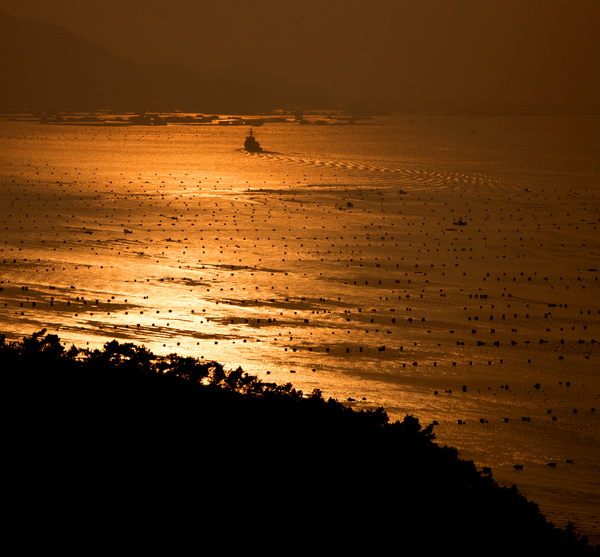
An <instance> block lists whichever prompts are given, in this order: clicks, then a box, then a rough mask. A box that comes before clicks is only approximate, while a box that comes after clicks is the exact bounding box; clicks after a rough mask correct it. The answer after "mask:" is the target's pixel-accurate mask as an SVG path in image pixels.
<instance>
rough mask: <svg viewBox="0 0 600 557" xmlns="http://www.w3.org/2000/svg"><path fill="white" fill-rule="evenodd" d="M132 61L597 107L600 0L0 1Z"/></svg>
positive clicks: (436, 94) (376, 91)
mask: <svg viewBox="0 0 600 557" xmlns="http://www.w3.org/2000/svg"><path fill="white" fill-rule="evenodd" d="M0 10H2V11H5V12H6V13H9V14H11V15H15V16H19V17H25V18H30V19H38V20H42V21H47V22H51V23H55V24H60V25H62V26H64V27H66V28H68V29H69V30H71V31H73V32H75V33H76V34H78V35H80V36H82V37H85V38H86V39H89V40H91V41H93V42H96V43H98V44H100V45H101V46H104V47H105V48H107V49H108V50H109V51H110V52H112V53H113V54H116V55H118V56H121V57H129V58H131V59H132V60H134V61H139V62H160V63H176V64H181V65H184V66H187V67H194V68H200V69H204V70H210V71H211V72H214V73H219V74H222V75H232V74H235V75H242V76H244V75H254V76H257V75H259V76H262V78H263V79H265V80H268V79H276V80H278V79H283V80H288V81H292V82H295V83H299V84H301V85H306V86H309V87H315V88H316V87H322V88H326V89H328V90H330V91H333V92H337V93H341V94H345V95H350V96H352V95H363V96H370V97H373V98H385V97H390V98H392V97H393V98H398V97H401V98H407V99H410V98H423V97H430V98H431V99H437V98H462V99H464V100H466V101H470V100H472V101H480V100H489V101H491V102H495V101H499V100H504V101H510V102H512V101H515V102H535V101H536V100H539V99H541V98H543V99H545V100H548V101H556V102H565V101H569V100H575V101H577V102H583V103H585V102H593V103H597V99H598V98H600V78H599V74H600V72H598V68H599V67H600V2H599V1H597V0H418V1H417V0H370V1H368V2H366V1H357V0H297V1H295V2H293V3H292V2H289V3H286V2H281V1H280V0H256V1H255V2H251V1H248V0H220V1H219V2H215V1H203V0H168V1H166V0H112V1H111V0H86V1H85V2H82V1H81V0H0Z"/></svg>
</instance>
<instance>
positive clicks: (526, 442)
mask: <svg viewBox="0 0 600 557" xmlns="http://www.w3.org/2000/svg"><path fill="white" fill-rule="evenodd" d="M599 123H600V119H598V118H596V117H514V118H508V117H506V118H483V117H478V118H466V117H450V116H441V115H440V116H435V115H434V116H426V115H425V116H423V115H413V116H394V117H391V116H390V117H385V118H384V117H381V118H372V119H365V120H361V121H359V123H357V124H355V125H351V124H345V125H333V124H330V125H314V124H313V125H300V124H298V123H292V122H289V123H268V124H266V125H264V126H262V127H260V128H257V129H255V134H256V136H257V138H258V140H259V141H260V142H261V144H262V146H263V148H264V149H265V151H264V152H263V153H260V154H250V153H247V152H245V151H243V150H242V149H241V147H242V145H243V140H244V137H245V135H246V132H247V129H246V128H245V127H244V128H240V127H239V126H219V125H202V126H201V125H169V126H161V127H149V126H139V127H137V126H123V127H102V126H73V125H70V126H69V125H58V124H47V125H42V124H39V123H37V122H34V121H14V120H13V121H10V120H5V121H3V122H1V123H0V173H1V174H0V207H1V213H0V229H1V230H2V236H1V240H2V242H1V244H0V263H1V268H0V269H1V272H0V281H1V283H0V287H1V288H2V290H0V333H2V334H5V335H6V336H7V337H8V338H9V339H12V340H15V339H19V338H21V337H22V336H24V335H26V334H31V333H33V332H35V331H38V330H40V329H42V328H46V329H47V330H48V332H53V333H56V334H58V335H59V336H60V338H61V340H62V341H63V342H64V343H65V344H66V345H70V344H72V343H74V344H76V345H77V346H79V347H83V348H97V347H101V346H102V345H103V344H104V343H105V342H107V341H109V340H112V339H117V340H119V341H122V342H135V343H138V344H143V345H145V346H147V347H148V348H149V349H150V350H152V351H153V352H155V353H156V354H168V353H172V352H177V353H179V354H184V355H190V356H195V357H198V358H205V359H211V360H217V361H219V362H222V363H223V364H225V365H226V366H227V367H229V368H236V367H238V366H241V367H242V368H243V369H244V370H245V371H247V372H248V373H251V374H254V375H257V376H259V377H260V378H262V379H264V380H266V381H274V382H278V383H288V382H291V383H292V384H293V385H294V386H296V387H297V388H298V389H301V390H302V391H303V392H307V393H309V392H312V391H313V390H314V389H318V390H320V391H322V392H323V394H324V395H325V396H328V397H329V396H331V397H334V398H336V399H338V400H340V401H344V402H345V403H347V404H349V405H352V406H353V407H355V408H357V409H363V408H364V409H368V408H374V407H378V406H383V407H384V408H385V409H386V411H387V412H388V414H389V415H390V418H391V419H401V418H402V417H403V416H404V415H406V414H411V415H414V416H416V417H418V418H419V419H420V420H421V422H422V423H423V424H424V425H425V424H429V423H435V424H436V425H435V429H434V431H435V433H436V437H437V440H438V442H439V443H443V444H448V445H452V446H455V447H457V448H458V449H459V450H460V454H461V456H463V457H464V458H468V459H472V460H474V461H475V463H476V464H477V465H478V466H479V467H489V468H491V469H492V473H493V475H494V478H495V479H496V480H497V481H499V482H500V483H502V484H506V485H511V484H512V483H516V484H517V485H518V487H519V488H520V490H521V491H522V492H523V493H524V494H525V495H526V496H527V497H528V498H530V499H532V500H534V501H535V502H537V503H538V504H539V505H540V507H541V509H542V510H543V511H544V512H545V513H546V514H547V516H548V517H549V518H550V520H552V521H553V522H555V523H556V524H558V525H564V524H565V523H566V522H567V521H569V520H570V521H573V522H575V524H576V526H577V527H579V529H580V530H581V531H583V532H584V533H587V534H590V536H591V538H592V540H593V541H594V542H596V543H598V542H600V535H599V533H600V524H599V521H600V517H599V514H598V503H599V502H600V483H599V481H600V476H599V473H598V472H599V465H600V452H599V448H600V447H599V439H600V418H599V414H600V409H599V408H598V406H599V401H598V386H599V380H598V371H599V370H598V361H599V349H598V346H599V345H598V343H597V341H599V340H600V335H599V332H600V331H599V321H600V299H599V297H598V276H599V273H598V268H599V267H600V260H599V259H600V258H599V250H600V242H599V236H598V225H599V219H598V209H599V204H598V196H599V193H600V134H599V133H598V130H599V125H598V124H599ZM352 450H353V449H352V448H351V447H350V448H349V457H351V452H352ZM356 450H360V449H359V448H356ZM515 466H516V467H517V468H515Z"/></svg>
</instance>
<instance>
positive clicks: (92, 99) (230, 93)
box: [0, 13, 312, 112]
mask: <svg viewBox="0 0 600 557" xmlns="http://www.w3.org/2000/svg"><path fill="white" fill-rule="evenodd" d="M0 75H2V79H3V82H4V83H5V84H6V85H5V86H4V87H2V88H1V89H0V109H3V110H8V109H17V110H20V109H24V108H26V109H29V110H34V111H51V112H53V111H58V110H62V109H67V110H97V109H103V108H108V109H113V110H126V111H132V110H133V111H138V112H143V111H148V110H152V111H167V110H173V109H178V110H190V111H206V112H256V111H261V110H268V109H271V108H273V107H274V106H278V105H281V104H284V105H285V104H290V103H291V104H297V103H301V104H311V103H312V99H311V98H310V96H308V95H302V96H294V95H295V94H296V93H293V92H289V91H284V90H283V89H282V88H276V89H275V88H270V89H267V88H265V87H261V86H252V87H250V86H248V84H246V83H244V82H243V81H240V80H234V79H229V80H226V79H216V78H205V77H203V76H202V74H201V73H200V72H199V71H188V70H185V69H182V68H180V67H178V66H176V65H169V64H160V65H158V64H140V63H137V62H132V61H131V60H124V59H121V58H119V57H117V56H114V55H112V54H110V53H109V52H108V51H106V50H105V49H104V48H102V47H100V46H97V45H96V44H94V43H92V42H89V41H87V40H85V39H82V38H80V37H77V36H76V35H74V34H73V33H71V32H69V31H67V30H66V29H64V28H62V27H58V26H55V25H51V24H47V23H43V22H36V21H27V20H22V19H19V18H14V17H11V16H7V15H5V14H2V13H0Z"/></svg>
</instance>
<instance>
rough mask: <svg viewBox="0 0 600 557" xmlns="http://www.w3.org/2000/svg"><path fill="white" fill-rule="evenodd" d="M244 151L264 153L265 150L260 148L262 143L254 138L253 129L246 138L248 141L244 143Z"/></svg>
mask: <svg viewBox="0 0 600 557" xmlns="http://www.w3.org/2000/svg"><path fill="white" fill-rule="evenodd" d="M244 149H245V150H246V151H248V152H250V153H262V150H263V149H262V147H261V146H260V143H259V142H258V141H257V140H256V137H254V134H253V133H252V128H250V131H249V132H248V135H247V136H246V140H245V141H244Z"/></svg>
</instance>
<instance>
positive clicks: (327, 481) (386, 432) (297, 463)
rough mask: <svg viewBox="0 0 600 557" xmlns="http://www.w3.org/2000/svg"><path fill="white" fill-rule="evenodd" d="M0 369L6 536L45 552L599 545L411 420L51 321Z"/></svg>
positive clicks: (0, 360)
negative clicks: (77, 334) (65, 334)
mask: <svg viewBox="0 0 600 557" xmlns="http://www.w3.org/2000/svg"><path fill="white" fill-rule="evenodd" d="M0 370H1V374H2V375H1V377H2V390H1V393H2V402H3V407H4V408H5V424H8V427H7V428H6V430H7V433H6V435H5V438H4V449H5V451H4V454H5V455H8V456H7V459H6V460H7V462H9V464H11V466H9V467H8V469H6V468H5V472H4V478H5V486H8V487H9V489H8V490H7V493H8V494H10V495H11V497H9V498H8V499H6V500H7V501H8V506H9V507H10V508H11V509H12V514H11V517H12V518H11V519H10V520H9V530H13V531H16V532H18V536H29V537H30V539H31V540H37V541H42V542H43V544H44V547H45V548H47V549H51V548H60V549H63V550H65V549H67V550H68V549H71V548H75V549H78V550H84V551H86V552H87V550H89V549H90V548H97V549H103V550H111V548H113V549H114V545H113V544H115V543H118V544H119V546H120V547H121V548H123V549H131V550H133V549H136V550H137V551H139V550H141V549H142V548H144V549H145V548H146V546H152V547H153V548H154V549H158V548H159V547H160V548H161V550H165V548H167V549H166V550H168V551H169V552H170V553H173V552H175V551H177V549H176V548H178V547H179V545H180V544H181V543H182V542H183V541H184V540H185V542H186V543H193V544H195V548H194V550H196V551H200V552H202V550H203V549H206V546H207V544H214V543H216V544H218V547H219V548H220V549H219V552H221V551H226V552H227V553H229V552H230V551H231V552H232V551H235V550H239V549H245V550H246V551H247V550H248V549H251V548H252V549H254V550H256V549H258V550H263V551H268V552H269V553H270V552H272V551H277V553H278V554H285V555H288V554H296V553H305V552H307V551H310V552H313V551H315V550H316V549H317V548H318V549H319V550H320V551H323V550H333V551H335V552H336V554H337V553H338V552H342V551H344V552H346V551H352V552H353V553H356V552H359V553H366V554H370V555H371V554H376V553H379V552H381V551H384V550H385V551H387V552H389V551H391V552H393V553H397V554H401V555H403V554H407V555H415V554H425V555H434V554H437V553H441V552H443V553H447V552H451V551H459V552H460V553H461V554H463V555H464V554H468V555H471V554H473V555H475V554H480V555H507V554H516V555H595V554H596V552H595V551H594V550H593V549H592V548H591V547H589V546H588V545H587V544H586V543H585V540H581V539H580V538H579V536H577V535H576V534H575V533H574V532H573V531H571V529H569V530H562V529H558V528H555V527H553V526H552V525H551V524H549V523H548V522H547V521H546V519H545V518H544V516H543V515H542V514H540V513H539V511H538V508H537V506H536V505H535V504H533V503H531V502H528V501H527V500H525V499H524V498H523V497H522V496H521V495H520V494H519V493H518V491H517V490H516V488H513V489H507V488H500V487H498V486H497V485H496V484H495V482H494V481H493V479H492V478H491V477H490V476H489V475H484V474H481V473H480V472H479V471H478V470H477V469H476V468H475V466H474V465H473V463H471V462H468V461H464V460H461V459H459V458H458V456H457V452H456V451H455V450H454V449H451V448H446V447H440V446H438V445H437V444H436V443H435V442H434V436H433V432H432V428H431V427H425V428H423V427H422V426H421V425H420V424H419V422H418V421H417V420H416V419H414V418H411V417H409V416H407V417H406V418H405V419H404V420H403V421H402V422H395V423H390V422H389V421H388V418H387V416H386V414H385V412H383V411H382V410H377V411H370V412H355V411H353V410H351V409H348V408H345V407H344V406H343V405H342V404H340V403H338V402H336V401H334V400H325V399H324V398H323V397H322V396H321V394H320V393H319V392H314V393H312V394H310V395H303V394H302V393H301V392H298V391H296V390H294V389H293V388H292V387H291V386H289V385H284V386H277V385H273V384H267V383H262V382H260V381H259V380H257V379H256V378H254V377H251V376H248V375H246V374H244V373H243V372H242V370H235V371H227V370H225V369H224V368H223V367H222V366H221V365H220V364H218V363H215V362H206V361H203V360H197V359H192V358H183V357H179V356H176V355H171V356H169V357H166V358H159V357H156V356H154V355H153V354H151V353H149V352H148V351H147V350H146V349H144V348H142V347H137V346H135V345H131V344H118V343H117V342H116V341H113V342H111V343H108V344H106V345H105V347H104V349H103V350H101V351H85V350H78V349H76V348H74V347H73V348H71V349H70V350H66V349H64V348H63V346H62V345H61V344H60V342H59V339H58V337H56V336H55V335H45V334H44V332H41V333H38V334H36V335H33V336H32V337H28V338H25V339H23V341H22V342H19V343H8V342H6V341H5V340H4V339H3V338H2V337H0ZM117 538H118V539H117ZM132 544H133V545H132ZM163 544H166V546H163ZM415 548H418V551H417V552H415ZM215 551H216V549H214V547H213V550H211V551H208V553H210V554H212V553H214V552H215Z"/></svg>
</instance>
